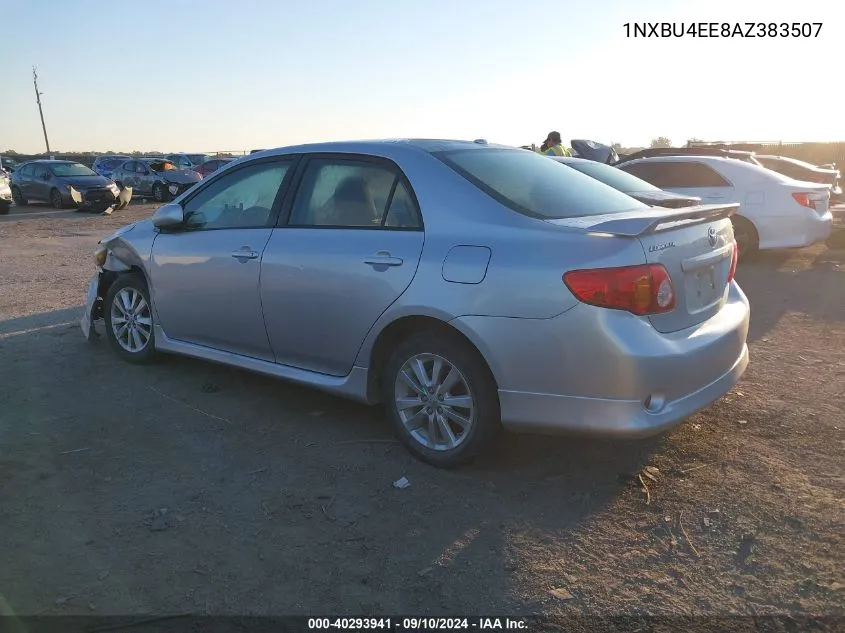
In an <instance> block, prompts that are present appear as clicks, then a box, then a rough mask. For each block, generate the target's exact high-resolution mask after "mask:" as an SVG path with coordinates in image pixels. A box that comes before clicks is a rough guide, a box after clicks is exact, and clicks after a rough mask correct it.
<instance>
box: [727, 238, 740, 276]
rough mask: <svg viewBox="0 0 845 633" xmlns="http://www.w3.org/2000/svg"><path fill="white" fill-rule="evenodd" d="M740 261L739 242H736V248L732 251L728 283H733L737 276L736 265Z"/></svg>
mask: <svg viewBox="0 0 845 633" xmlns="http://www.w3.org/2000/svg"><path fill="white" fill-rule="evenodd" d="M737 262H739V244H737V243H736V242H734V250H733V253H731V269H730V271H729V272H728V283H731V282H732V281H733V280H734V277H735V276H736V265H737Z"/></svg>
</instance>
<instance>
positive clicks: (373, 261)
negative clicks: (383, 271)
mask: <svg viewBox="0 0 845 633" xmlns="http://www.w3.org/2000/svg"><path fill="white" fill-rule="evenodd" d="M364 263H365V264H369V265H370V266H401V265H402V258H400V257H393V256H391V254H390V253H388V252H386V251H380V252H378V253H376V254H375V255H372V256H370V257H367V258H366V259H365V260H364Z"/></svg>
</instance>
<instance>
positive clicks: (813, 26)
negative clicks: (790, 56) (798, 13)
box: [622, 22, 822, 37]
mask: <svg viewBox="0 0 845 633" xmlns="http://www.w3.org/2000/svg"><path fill="white" fill-rule="evenodd" d="M622 26H624V27H625V37H818V36H819V33H821V31H822V23H821V22H626V23H625V24H623V25H622Z"/></svg>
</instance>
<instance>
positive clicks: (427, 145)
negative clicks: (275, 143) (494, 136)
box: [251, 138, 524, 156]
mask: <svg viewBox="0 0 845 633" xmlns="http://www.w3.org/2000/svg"><path fill="white" fill-rule="evenodd" d="M483 148H497V149H512V150H518V151H524V150H520V149H519V148H516V147H512V146H510V145H497V144H495V143H488V142H486V141H482V140H478V141H459V140H448V139H419V138H405V139H374V140H360V141H331V142H326V143H304V144H301V145H291V146H287V147H276V148H273V149H265V150H261V151H259V152H256V153H255V154H251V156H256V155H258V154H261V155H263V156H273V155H275V154H293V153H297V152H303V153H321V152H326V153H331V152H339V153H363V154H366V153H368V152H373V153H383V152H385V151H391V150H395V149H399V150H402V149H410V150H417V151H423V152H429V153H431V152H445V151H453V150H461V149H483Z"/></svg>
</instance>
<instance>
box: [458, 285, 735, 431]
mask: <svg viewBox="0 0 845 633" xmlns="http://www.w3.org/2000/svg"><path fill="white" fill-rule="evenodd" d="M749 314H750V311H749V305H748V300H747V298H746V297H745V295H744V293H743V292H742V290H741V289H740V288H739V286H737V285H736V284H735V283H732V284H731V287H730V289H729V291H728V301H727V303H726V304H725V306H724V307H723V308H722V310H721V311H720V312H719V313H718V314H716V315H714V316H713V317H712V318H710V319H708V320H707V321H705V322H703V323H700V324H699V325H697V326H694V327H692V328H689V329H686V330H682V331H680V332H673V333H670V334H661V333H660V332H658V331H657V330H655V329H654V328H653V327H652V326H651V324H650V323H649V322H648V320H647V319H644V318H640V317H636V316H634V315H632V314H629V313H627V312H621V311H616V310H604V309H601V308H594V307H592V306H588V305H584V304H579V305H578V306H576V307H575V308H573V309H572V310H569V311H567V312H565V313H563V314H562V315H560V316H558V317H555V318H553V319H497V318H492V317H462V318H460V319H456V320H455V321H453V323H456V324H457V325H458V327H459V329H461V330H462V331H463V332H464V333H465V334H467V335H468V336H469V337H470V338H471V340H473V342H475V343H476V345H477V346H478V347H479V349H480V350H481V352H482V354H484V356H485V358H487V360H488V363H489V364H490V368H491V370H492V371H493V374H494V376H495V378H496V381H497V383H498V386H499V402H500V407H501V413H502V423H503V424H504V426H505V427H506V428H508V429H511V430H515V431H527V432H537V433H572V432H575V433H584V434H589V435H594V436H610V437H644V436H649V435H654V434H658V433H660V432H662V431H664V430H665V429H667V428H670V427H672V426H674V425H676V424H678V423H679V422H681V421H682V420H684V419H685V418H686V417H688V416H690V415H692V414H694V413H696V412H698V411H700V410H701V409H704V408H705V407H707V406H708V405H709V404H711V403H712V402H713V401H715V400H717V399H718V398H720V397H721V396H722V395H724V394H725V393H726V392H728V391H729V390H730V389H731V388H732V387H733V386H734V385H735V384H736V383H737V381H738V380H739V379H740V377H741V376H742V374H743V372H744V371H745V368H746V366H747V365H748V347H747V346H746V338H747V335H748V323H749Z"/></svg>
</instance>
